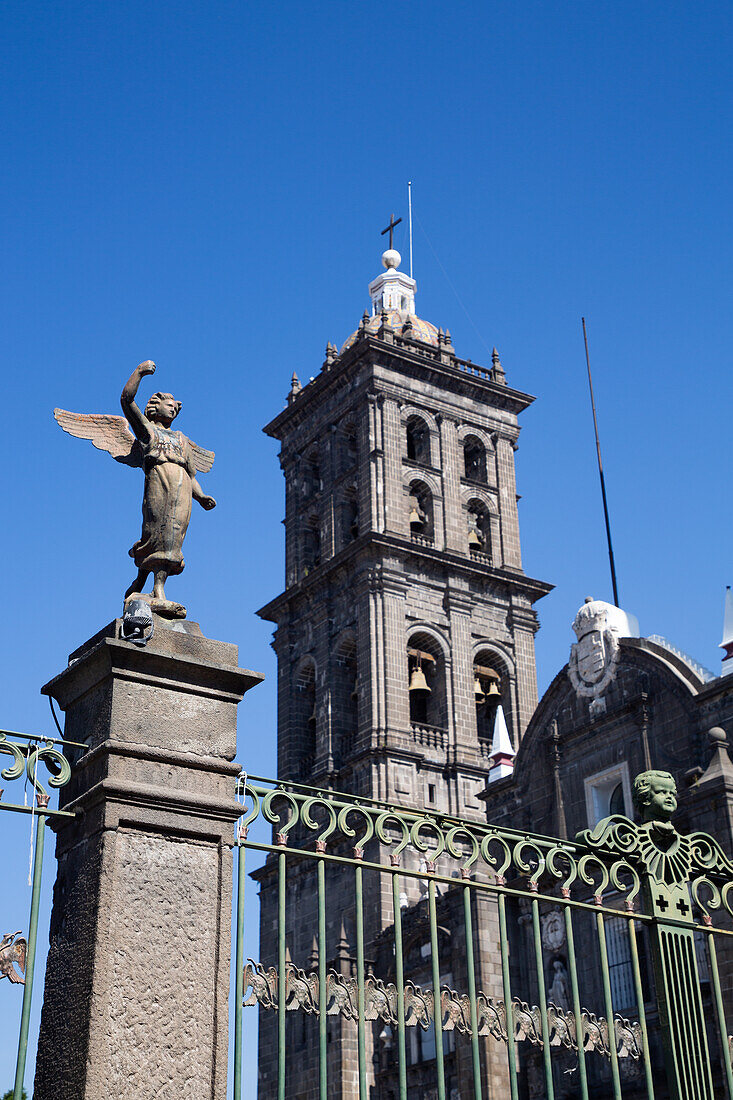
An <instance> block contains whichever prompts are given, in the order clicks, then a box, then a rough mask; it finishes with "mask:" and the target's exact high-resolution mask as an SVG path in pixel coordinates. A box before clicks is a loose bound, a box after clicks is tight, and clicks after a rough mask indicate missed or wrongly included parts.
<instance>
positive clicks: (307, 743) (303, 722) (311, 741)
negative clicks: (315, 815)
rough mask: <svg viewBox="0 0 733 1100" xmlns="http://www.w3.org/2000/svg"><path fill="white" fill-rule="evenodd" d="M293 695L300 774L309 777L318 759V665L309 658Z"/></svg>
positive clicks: (299, 676)
mask: <svg viewBox="0 0 733 1100" xmlns="http://www.w3.org/2000/svg"><path fill="white" fill-rule="evenodd" d="M295 687H296V690H295V692H294V694H293V699H292V707H293V727H294V730H293V732H294V741H295V746H296V756H297V759H298V761H299V774H300V775H301V776H303V775H307V774H308V773H309V772H310V771H311V770H312V768H313V764H314V762H315V758H316V725H317V722H316V665H315V661H314V660H313V659H312V658H311V657H308V658H306V659H305V660H304V661H303V662H302V663H301V664H300V666H299V668H298V672H297V675H296V681H295Z"/></svg>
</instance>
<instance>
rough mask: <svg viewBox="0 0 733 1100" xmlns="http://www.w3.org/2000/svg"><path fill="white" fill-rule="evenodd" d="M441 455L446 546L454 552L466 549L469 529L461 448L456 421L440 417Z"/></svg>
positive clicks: (458, 552) (460, 552)
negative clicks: (462, 493)
mask: <svg viewBox="0 0 733 1100" xmlns="http://www.w3.org/2000/svg"><path fill="white" fill-rule="evenodd" d="M439 423H440V456H441V465H442V470H443V516H444V523H445V548H446V550H452V551H453V552H454V553H455V554H465V553H466V552H467V550H468V543H467V541H466V540H467V538H468V528H467V526H466V517H465V514H464V511H463V503H462V501H461V462H460V459H461V448H460V443H459V440H458V425H457V424H456V422H455V420H450V419H449V418H448V417H446V416H443V417H440V421H439Z"/></svg>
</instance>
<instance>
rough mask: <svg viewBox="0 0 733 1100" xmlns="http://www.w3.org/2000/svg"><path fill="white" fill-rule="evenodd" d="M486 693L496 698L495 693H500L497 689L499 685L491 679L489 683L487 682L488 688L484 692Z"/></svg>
mask: <svg viewBox="0 0 733 1100" xmlns="http://www.w3.org/2000/svg"><path fill="white" fill-rule="evenodd" d="M486 694H487V696H489V697H492V696H493V698H496V696H497V695H501V692H500V691H499V685H498V684H497V682H496V680H492V681H491V683H490V684H489V690H488V691H487V692H486Z"/></svg>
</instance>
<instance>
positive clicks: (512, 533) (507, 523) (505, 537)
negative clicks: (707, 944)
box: [496, 435, 522, 569]
mask: <svg viewBox="0 0 733 1100" xmlns="http://www.w3.org/2000/svg"><path fill="white" fill-rule="evenodd" d="M496 475H497V482H498V488H499V513H500V517H501V545H502V564H503V565H506V566H509V568H511V569H521V568H522V551H521V548H520V544H519V514H518V512H517V483H516V479H515V475H514V443H513V441H512V440H511V439H509V438H507V437H506V436H503V435H499V436H497V437H496ZM496 558H497V561H498V554H497V555H496Z"/></svg>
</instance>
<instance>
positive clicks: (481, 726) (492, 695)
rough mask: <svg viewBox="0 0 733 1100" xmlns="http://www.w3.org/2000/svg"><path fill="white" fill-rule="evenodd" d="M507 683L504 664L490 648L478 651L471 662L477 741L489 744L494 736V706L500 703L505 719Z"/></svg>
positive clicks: (506, 715) (506, 716)
mask: <svg viewBox="0 0 733 1100" xmlns="http://www.w3.org/2000/svg"><path fill="white" fill-rule="evenodd" d="M508 690H509V683H508V678H507V675H506V672H505V670H504V666H503V664H502V663H500V662H499V661H498V660H497V657H496V654H495V653H492V652H491V651H490V650H485V651H482V652H481V653H478V654H477V655H476V657H475V658H474V662H473V698H474V703H475V705H476V728H477V730H478V738H479V741H481V742H483V743H484V744H486V745H490V744H491V742H492V740H493V737H494V722H495V720H496V708H497V707H498V706H499V704H500V703H501V705H502V707H503V708H504V717H505V718H506V719H507V724H508V714H507V704H508V698H509V697H508Z"/></svg>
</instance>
